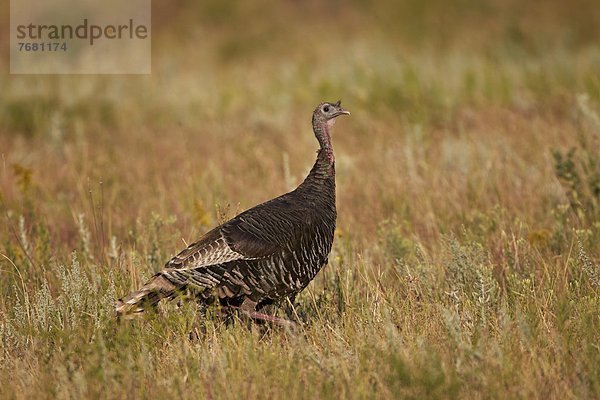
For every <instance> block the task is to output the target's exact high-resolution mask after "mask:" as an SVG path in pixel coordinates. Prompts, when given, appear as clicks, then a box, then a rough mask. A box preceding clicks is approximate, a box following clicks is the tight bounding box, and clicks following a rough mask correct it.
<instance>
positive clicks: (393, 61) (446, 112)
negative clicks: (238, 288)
mask: <svg viewBox="0 0 600 400" xmlns="http://www.w3.org/2000/svg"><path fill="white" fill-rule="evenodd" d="M6 3H7V2H5V4H4V10H5V11H7V12H5V13H2V14H0V21H1V23H2V24H3V26H8V23H9V19H8V18H9V14H8V4H6ZM152 7H153V9H152V58H153V61H152V62H153V64H152V74H151V75H147V76H134V75H131V76H96V75H88V76H83V75H82V76H19V75H9V73H8V72H9V60H8V56H7V55H8V45H9V44H8V42H9V40H8V39H9V38H8V36H7V35H8V30H7V29H6V30H2V31H1V32H0V48H2V49H3V52H2V54H4V56H3V57H2V58H0V71H1V72H2V73H1V74H0V156H1V157H2V159H1V160H0V208H1V209H0V211H1V213H2V215H1V216H0V217H1V219H2V223H1V224H0V225H1V226H3V227H4V228H3V229H1V230H0V274H1V275H0V344H1V346H0V348H1V349H0V387H1V388H2V389H0V397H1V395H2V392H4V393H5V394H6V397H9V398H10V397H14V398H25V397H65V398H66V397H99V396H100V397H120V398H123V397H134V398H135V397H154V396H156V395H159V394H160V395H172V396H177V397H198V396H200V397H207V398H213V397H216V398H233V397H235V398H239V397H240V396H241V397H248V398H252V397H283V396H284V395H290V396H292V397H306V398H315V397H333V396H335V397H339V396H341V397H349V398H353V397H356V398H360V397H374V396H378V397H379V396H381V397H389V398H397V397H398V396H403V397H407V398H449V397H459V398H464V397H469V398H472V397H475V398H480V397H499V398H503V397H511V398H513V397H526V398H557V397H560V398H594V397H598V396H599V393H600V379H599V376H598V372H597V366H598V365H600V349H599V348H598V343H599V342H600V334H599V332H600V314H599V311H598V310H600V300H599V296H598V294H599V290H600V270H599V263H600V7H598V5H597V1H593V0H574V1H570V2H566V1H551V0H547V1H541V0H536V1H528V2H523V1H516V0H508V1H501V0H483V1H467V0H453V1H441V0H429V1H416V0H406V1H375V2H367V1H362V0H355V1H327V2H323V1H316V0H315V1H303V0H294V1H292V0H287V1H279V2H270V1H266V0H258V1H252V2H250V1H241V0H234V1H227V2H225V1H215V0H209V1H188V0H175V1H163V0H155V1H154V2H153V5H152ZM340 98H341V99H342V102H343V104H344V106H345V107H346V108H348V109H349V110H350V111H351V112H352V117H351V118H347V119H344V120H343V121H339V122H338V124H337V125H336V128H335V131H334V137H333V140H334V147H335V152H336V160H337V165H336V169H337V173H338V176H337V182H338V210H339V220H338V229H337V231H336V243H335V247H334V250H333V255H332V257H331V258H330V261H331V262H330V265H329V266H328V267H327V268H326V269H325V270H324V271H323V272H322V273H321V274H320V275H319V277H318V278H317V279H316V282H315V283H314V284H313V285H311V286H310V288H309V290H307V292H306V293H305V294H304V295H303V296H302V297H301V298H300V299H299V304H298V312H299V315H300V316H301V318H302V319H304V320H305V321H307V324H306V325H305V327H304V328H303V331H302V333H301V334H299V335H290V334H288V333H286V332H280V331H277V330H275V331H268V332H267V333H266V334H265V332H257V331H256V330H255V331H253V332H250V331H249V330H248V329H246V328H245V327H244V326H243V325H242V324H238V325H236V326H234V327H229V328H226V327H222V326H220V325H218V323H217V322H216V321H213V320H212V319H210V318H206V319H205V318H201V317H199V316H198V315H196V313H195V312H194V309H193V306H191V305H189V306H185V305H184V307H183V308H182V309H172V308H174V307H173V305H170V306H167V307H165V308H169V310H168V312H165V313H162V314H159V315H149V316H146V317H145V318H143V319H142V320H140V321H135V322H133V323H132V324H117V323H116V321H115V320H114V317H113V315H112V304H113V301H114V299H115V298H116V297H118V296H120V295H123V294H124V293H125V292H128V291H129V290H131V289H132V288H134V287H136V286H137V285H139V284H140V282H142V281H144V280H145V279H147V278H148V277H149V276H150V275H151V274H152V273H153V272H155V271H157V270H158V269H159V268H160V267H161V265H162V264H163V263H164V262H165V261H166V260H167V259H168V258H169V257H170V256H171V255H173V254H174V253H175V252H176V251H177V250H179V249H180V248H181V247H182V246H183V245H184V243H183V241H182V239H183V240H184V241H187V242H188V243H189V242H190V241H192V240H194V239H195V238H197V237H198V236H199V235H201V234H202V233H204V232H205V231H207V230H208V229H209V228H211V227H212V226H214V225H215V224H217V223H219V221H221V220H222V219H224V218H226V217H230V216H233V215H234V214H235V213H236V212H239V211H241V210H243V209H246V208H248V207H251V206H253V205H254V204H256V203H258V202H261V201H264V200H267V199H269V198H272V197H274V196H276V195H278V194H280V193H282V192H284V191H287V190H290V189H292V188H293V187H295V186H296V185H297V184H298V183H299V182H300V181H301V180H302V178H303V176H304V175H305V174H306V173H307V171H308V169H309V168H310V166H311V165H312V163H313V161H314V150H316V146H317V143H316V141H315V139H314V137H313V135H312V133H311V132H310V113H311V112H312V110H313V108H314V107H315V105H316V104H318V103H319V102H321V101H323V100H337V99H340ZM186 307H187V308H186ZM190 331H194V332H195V337H197V338H199V339H198V340H190V339H189V338H188V334H189V332H190ZM240 393H241V395H240Z"/></svg>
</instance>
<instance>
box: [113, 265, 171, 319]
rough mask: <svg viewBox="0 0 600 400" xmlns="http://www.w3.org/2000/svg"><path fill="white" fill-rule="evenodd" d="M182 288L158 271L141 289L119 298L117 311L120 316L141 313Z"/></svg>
mask: <svg viewBox="0 0 600 400" xmlns="http://www.w3.org/2000/svg"><path fill="white" fill-rule="evenodd" d="M180 288H181V286H177V285H175V284H173V283H172V282H171V281H170V280H168V279H167V278H165V277H164V276H163V275H162V274H160V273H158V274H156V275H154V276H153V277H152V278H150V280H149V281H148V282H147V283H146V284H145V285H144V286H142V287H141V288H140V289H139V290H136V291H135V292H132V293H130V294H129V295H127V296H126V297H125V298H123V299H119V300H117V304H116V306H115V311H116V312H117V315H118V316H121V315H127V314H135V313H141V312H143V311H144V309H146V308H147V307H149V306H154V305H156V304H158V302H159V301H160V300H161V299H163V298H165V297H172V296H173V295H174V294H175V292H176V291H177V290H179V289H180Z"/></svg>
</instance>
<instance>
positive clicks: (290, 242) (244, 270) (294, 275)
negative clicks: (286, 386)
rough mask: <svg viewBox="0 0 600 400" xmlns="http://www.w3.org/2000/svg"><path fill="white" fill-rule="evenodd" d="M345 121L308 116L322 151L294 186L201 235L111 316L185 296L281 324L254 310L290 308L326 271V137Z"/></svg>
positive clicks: (331, 188)
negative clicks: (191, 294) (192, 294)
mask: <svg viewBox="0 0 600 400" xmlns="http://www.w3.org/2000/svg"><path fill="white" fill-rule="evenodd" d="M344 114H348V115H349V114H350V113H349V112H348V111H346V110H344V109H343V108H342V107H341V101H338V102H337V103H321V104H319V105H318V106H317V108H316V109H315V110H314V112H313V116H312V126H313V131H314V134H315V136H316V138H317V140H318V141H319V144H320V146H321V148H320V149H319V151H318V153H317V160H316V162H315V164H314V166H313V167H312V169H311V171H310V173H309V174H308V176H307V177H306V179H305V180H304V182H302V184H300V186H298V187H297V188H296V189H295V190H293V191H291V192H289V193H286V194H284V195H282V196H279V197H277V198H275V199H272V200H269V201H267V202H265V203H262V204H260V205H258V206H256V207H253V208H251V209H249V210H247V211H245V212H243V213H241V214H239V215H238V216H236V217H234V218H233V219H231V220H229V221H228V222H225V223H224V224H222V225H220V226H218V227H216V228H214V229H213V230H211V231H210V232H208V233H206V234H205V235H204V236H203V237H202V238H201V239H200V240H198V241H197V242H195V243H192V244H191V245H190V246H188V247H187V248H186V249H184V250H183V251H181V252H180V253H179V254H177V255H176V256H175V257H173V258H172V259H171V260H170V261H169V262H168V263H167V264H166V265H165V267H164V269H163V270H162V271H160V272H158V273H157V274H156V275H154V276H153V277H152V278H151V279H150V280H149V281H148V282H147V283H146V284H145V285H144V286H142V288H140V289H139V290H138V291H135V292H133V293H131V294H129V295H128V296H127V297H125V298H124V299H122V300H118V301H117V305H116V312H117V315H131V314H134V313H139V312H142V311H143V310H144V309H145V308H146V307H148V306H150V305H155V304H157V303H158V302H159V301H160V300H161V299H162V298H174V297H176V296H177V294H178V293H180V292H181V291H182V290H183V289H186V288H188V289H191V290H193V291H194V292H196V293H197V296H198V298H199V301H200V302H201V303H206V304H210V303H213V302H215V301H216V300H218V301H219V302H220V305H221V306H223V307H225V308H227V309H229V308H238V309H240V310H241V311H242V312H243V313H244V314H246V315H248V316H249V317H251V318H253V319H259V320H267V321H271V322H277V321H280V319H279V318H276V317H273V316H270V315H267V314H263V313H260V312H259V311H260V309H261V308H263V307H264V306H266V305H268V304H273V303H278V302H280V301H282V300H285V299H286V298H290V299H291V300H292V302H293V299H294V297H295V295H296V294H297V293H299V292H300V291H302V290H303V289H304V288H305V287H306V286H307V285H308V284H309V283H310V281H312V280H313V278H314V277H315V276H316V275H317V273H318V272H319V271H320V270H321V268H322V267H323V266H324V265H325V264H327V258H328V255H329V252H330V251H331V246H332V244H333V236H334V230H335V223H336V217H337V213H336V207H335V158H334V155H333V148H332V145H331V136H330V132H331V128H332V126H333V124H334V121H335V118H337V117H339V116H340V115H344Z"/></svg>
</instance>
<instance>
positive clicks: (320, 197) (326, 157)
mask: <svg viewBox="0 0 600 400" xmlns="http://www.w3.org/2000/svg"><path fill="white" fill-rule="evenodd" d="M313 129H314V132H315V136H316V137H317V140H318V141H319V144H320V145H321V149H320V150H319V151H318V152H317V160H316V161H315V164H314V165H313V167H312V169H311V170H310V173H309V174H308V176H307V177H306V179H305V180H304V182H302V184H301V185H300V186H299V187H298V189H297V191H298V192H300V193H301V194H302V196H303V197H304V198H305V199H307V200H309V201H313V202H314V203H316V204H318V205H319V206H329V207H326V208H327V209H331V208H333V210H334V211H335V157H334V156H333V148H332V146H331V137H330V135H329V129H330V123H328V122H322V123H320V124H313ZM323 211H325V210H323Z"/></svg>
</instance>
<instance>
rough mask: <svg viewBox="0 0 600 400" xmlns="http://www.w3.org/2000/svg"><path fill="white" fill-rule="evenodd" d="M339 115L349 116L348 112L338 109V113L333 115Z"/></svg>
mask: <svg viewBox="0 0 600 400" xmlns="http://www.w3.org/2000/svg"><path fill="white" fill-rule="evenodd" d="M340 115H350V111H348V110H344V109H343V108H340V109H339V111H338V112H336V113H335V116H336V117H339V116H340Z"/></svg>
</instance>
